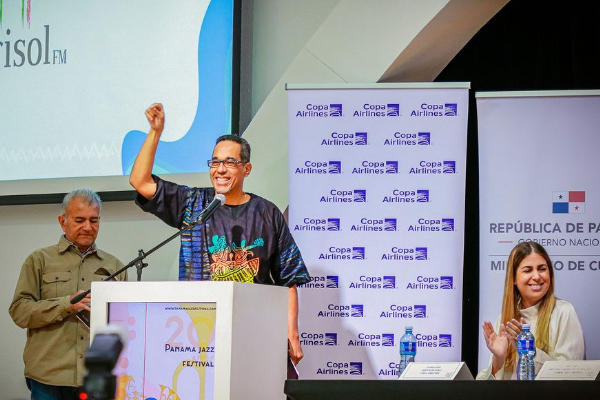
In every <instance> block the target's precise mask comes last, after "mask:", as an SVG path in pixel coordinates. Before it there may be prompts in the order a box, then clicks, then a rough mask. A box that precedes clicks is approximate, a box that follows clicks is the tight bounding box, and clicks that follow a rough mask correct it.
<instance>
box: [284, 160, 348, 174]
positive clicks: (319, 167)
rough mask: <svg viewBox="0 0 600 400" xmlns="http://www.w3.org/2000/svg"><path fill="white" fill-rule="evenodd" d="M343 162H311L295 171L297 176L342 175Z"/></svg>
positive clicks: (306, 162) (308, 161)
mask: <svg viewBox="0 0 600 400" xmlns="http://www.w3.org/2000/svg"><path fill="white" fill-rule="evenodd" d="M341 173H342V162H341V161H311V160H307V161H305V162H304V166H303V167H297V168H296V170H295V171H294V174H296V175H324V174H341Z"/></svg>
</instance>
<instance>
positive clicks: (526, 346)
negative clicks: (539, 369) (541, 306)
mask: <svg viewBox="0 0 600 400" xmlns="http://www.w3.org/2000/svg"><path fill="white" fill-rule="evenodd" d="M517 354H518V356H519V360H518V361H517V379H518V380H520V381H532V380H534V379H535V363H534V361H533V358H534V357H535V339H534V337H533V333H531V331H530V326H529V324H523V330H521V333H519V336H517Z"/></svg>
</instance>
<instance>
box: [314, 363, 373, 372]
mask: <svg viewBox="0 0 600 400" xmlns="http://www.w3.org/2000/svg"><path fill="white" fill-rule="evenodd" d="M325 365H326V366H325V367H324V368H317V372H316V374H317V375H362V374H363V366H362V362H359V361H351V362H349V363H348V362H338V361H327V363H326V364H325Z"/></svg>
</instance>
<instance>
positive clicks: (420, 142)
mask: <svg viewBox="0 0 600 400" xmlns="http://www.w3.org/2000/svg"><path fill="white" fill-rule="evenodd" d="M383 145H384V146H389V147H396V146H402V147H403V146H429V145H431V132H418V133H403V132H394V133H393V134H392V135H391V136H390V137H387V138H386V139H384V141H383Z"/></svg>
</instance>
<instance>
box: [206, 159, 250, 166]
mask: <svg viewBox="0 0 600 400" xmlns="http://www.w3.org/2000/svg"><path fill="white" fill-rule="evenodd" d="M221 163H223V165H225V168H235V167H237V166H238V165H240V164H246V163H245V162H244V161H238V160H236V159H235V158H226V159H225V160H208V161H206V164H207V165H208V166H209V167H210V168H219V165H221Z"/></svg>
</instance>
